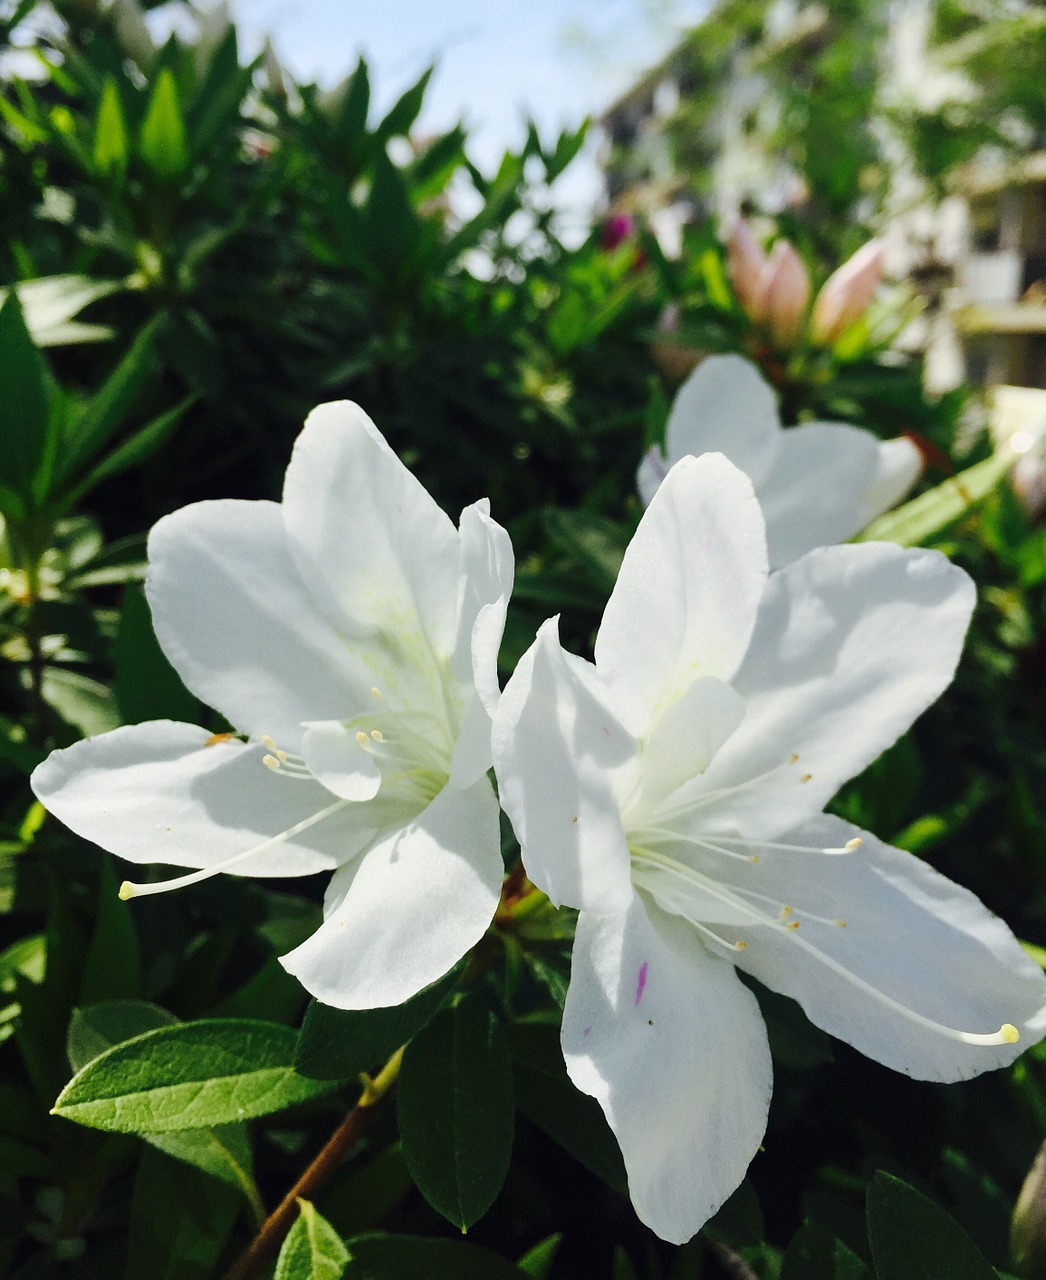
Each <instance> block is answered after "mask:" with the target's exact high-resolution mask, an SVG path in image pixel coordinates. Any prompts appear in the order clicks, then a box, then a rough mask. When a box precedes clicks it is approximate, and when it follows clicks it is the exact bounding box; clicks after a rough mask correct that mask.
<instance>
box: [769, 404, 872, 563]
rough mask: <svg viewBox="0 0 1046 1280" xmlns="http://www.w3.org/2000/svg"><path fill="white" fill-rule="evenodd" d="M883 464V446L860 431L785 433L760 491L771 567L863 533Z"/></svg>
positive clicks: (810, 427) (826, 427) (828, 427)
mask: <svg viewBox="0 0 1046 1280" xmlns="http://www.w3.org/2000/svg"><path fill="white" fill-rule="evenodd" d="M878 464H879V441H878V440H876V438H875V436H873V435H872V434H871V432H870V431H862V430H861V429H860V427H851V426H847V425H846V424H845V423H841V422H808V423H806V424H804V425H803V426H801V427H790V428H789V429H788V430H787V431H783V432H782V433H781V445H780V448H779V449H778V452H777V458H776V459H775V461H774V465H773V469H772V470H771V472H770V474H769V475H768V476H767V477H766V479H765V480H764V481H763V483H762V484H761V485H760V486H759V501H760V503H761V505H762V508H763V516H764V518H765V519H766V540H767V543H768V545H769V551H770V563H771V565H773V566H774V567H775V568H777V567H780V566H781V565H784V564H788V563H790V562H791V561H792V560H797V559H798V558H799V557H800V556H802V555H805V554H806V553H807V551H812V550H813V548H814V547H827V546H831V545H833V544H834V543H836V542H846V541H847V540H848V539H849V538H852V537H853V535H854V534H855V533H856V532H857V531H858V529H863V528H864V526H865V525H866V524H867V523H868V518H867V517H866V514H865V511H866V508H865V505H864V493H865V491H866V490H867V488H868V486H869V485H870V484H871V482H872V480H873V478H874V476H875V474H876V469H877V467H878Z"/></svg>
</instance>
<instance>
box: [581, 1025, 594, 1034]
mask: <svg viewBox="0 0 1046 1280" xmlns="http://www.w3.org/2000/svg"><path fill="white" fill-rule="evenodd" d="M591 1030H592V1028H591V1027H586V1028H585V1029H584V1031H582V1033H581V1034H582V1035H583V1036H587V1035H588V1033H589V1032H590V1031H591Z"/></svg>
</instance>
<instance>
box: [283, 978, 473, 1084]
mask: <svg viewBox="0 0 1046 1280" xmlns="http://www.w3.org/2000/svg"><path fill="white" fill-rule="evenodd" d="M457 976H458V969H457V968H454V969H452V970H451V972H450V973H448V974H446V975H445V976H444V977H442V978H440V979H439V981H438V982H434V983H433V984H432V985H431V986H430V987H426V988H425V990H424V991H419V992H418V994H417V995H416V996H413V997H412V998H411V999H410V1000H408V1001H406V1003H404V1004H401V1005H396V1006H395V1007H394V1008H390V1009H332V1008H331V1007H330V1005H326V1004H320V1003H319V1001H318V1000H314V1001H313V1002H312V1003H311V1004H310V1005H309V1008H308V1010H307V1012H306V1014H305V1021H304V1022H303V1023H302V1028H301V1033H300V1035H299V1037H298V1048H297V1051H296V1052H295V1055H294V1066H295V1068H296V1069H297V1070H298V1071H300V1072H301V1073H302V1075H306V1076H312V1077H314V1078H315V1079H317V1080H351V1079H352V1078H353V1077H354V1076H358V1075H359V1074H360V1072H361V1071H369V1070H371V1068H373V1067H376V1066H378V1065H379V1063H382V1062H384V1061H385V1059H386V1058H388V1056H389V1055H390V1054H391V1053H393V1052H394V1050H396V1049H398V1048H399V1047H400V1045H402V1044H406V1043H407V1041H408V1040H410V1038H411V1037H412V1036H414V1035H416V1034H417V1032H418V1031H420V1030H421V1028H422V1027H424V1026H425V1024H426V1023H427V1022H429V1020H430V1019H431V1018H432V1016H433V1014H434V1013H435V1012H436V1010H437V1009H438V1008H439V1007H440V1005H442V1004H443V1002H444V1001H445V1000H446V999H447V997H448V996H449V995H450V993H451V992H452V991H453V990H454V984H455V982H456V981H457Z"/></svg>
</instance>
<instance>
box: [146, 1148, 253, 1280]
mask: <svg viewBox="0 0 1046 1280" xmlns="http://www.w3.org/2000/svg"><path fill="white" fill-rule="evenodd" d="M238 1207H239V1199H238V1197H237V1195H236V1193H235V1192H234V1191H233V1189H232V1188H231V1187H227V1186H223V1185H222V1184H221V1183H220V1182H219V1183H216V1182H215V1181H214V1179H213V1178H209V1177H207V1175H206V1174H204V1173H201V1172H200V1171H199V1170H198V1169H194V1168H193V1167H192V1166H191V1165H188V1164H185V1163H184V1162H183V1161H181V1160H172V1159H171V1158H170V1157H169V1156H167V1155H164V1154H163V1152H161V1151H155V1150H153V1149H152V1148H149V1147H147V1148H146V1149H145V1150H144V1151H143V1152H142V1157H141V1160H140V1162H139V1165H138V1177H137V1179H136V1181H135V1184H134V1198H133V1200H132V1202H131V1229H130V1236H129V1239H128V1242H127V1263H126V1270H125V1272H124V1276H125V1280H143V1277H147V1278H148V1280H213V1277H214V1276H215V1275H216V1274H219V1273H218V1272H217V1271H216V1267H217V1265H218V1260H219V1257H220V1256H221V1254H222V1251H223V1249H224V1248H225V1243H226V1241H227V1240H228V1238H229V1235H230V1234H231V1232H232V1228H233V1226H234V1224H235V1221H236V1213H237V1209H238Z"/></svg>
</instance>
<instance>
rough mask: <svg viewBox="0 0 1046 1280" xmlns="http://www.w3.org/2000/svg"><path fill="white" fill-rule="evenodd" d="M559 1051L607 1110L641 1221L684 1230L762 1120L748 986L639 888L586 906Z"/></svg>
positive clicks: (724, 1186)
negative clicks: (600, 912) (615, 907)
mask: <svg viewBox="0 0 1046 1280" xmlns="http://www.w3.org/2000/svg"><path fill="white" fill-rule="evenodd" d="M563 1053H564V1056H565V1057H566V1061H567V1070H568V1071H569V1073H570V1078H571V1079H572V1080H573V1081H574V1083H575V1084H576V1085H577V1087H578V1088H579V1089H581V1090H582V1091H583V1092H584V1093H589V1094H591V1095H592V1096H593V1097H594V1098H596V1099H597V1101H598V1102H599V1104H600V1106H601V1107H602V1108H603V1110H604V1112H605V1113H606V1117H607V1120H608V1121H609V1123H610V1127H611V1128H612V1129H613V1131H614V1134H615V1135H616V1137H617V1140H618V1143H619V1144H620V1146H621V1152H622V1154H623V1155H624V1158H625V1168H626V1170H627V1171H628V1186H629V1195H630V1196H631V1198H632V1203H633V1205H635V1209H636V1212H637V1213H638V1214H639V1217H640V1218H641V1219H642V1220H643V1221H644V1222H645V1223H646V1224H647V1225H648V1226H649V1227H651V1228H652V1229H653V1230H654V1231H656V1232H657V1234H658V1235H659V1236H661V1237H662V1239H664V1240H670V1241H672V1242H673V1243H675V1244H682V1243H683V1241H685V1240H689V1239H690V1237H691V1236H692V1235H694V1234H695V1232H697V1231H698V1230H700V1228H701V1227H702V1226H703V1225H704V1224H705V1222H706V1221H707V1220H708V1219H709V1218H710V1217H711V1216H712V1214H714V1213H715V1212H716V1210H717V1209H718V1208H719V1207H720V1205H722V1203H723V1202H724V1201H725V1200H726V1198H727V1197H728V1196H729V1195H730V1193H731V1192H732V1191H733V1190H734V1188H735V1187H736V1186H737V1185H738V1183H739V1182H740V1181H741V1179H742V1178H743V1177H744V1175H745V1170H746V1169H747V1167H748V1164H749V1162H750V1161H751V1159H752V1157H753V1156H754V1155H755V1153H756V1151H757V1149H758V1147H759V1143H760V1141H761V1139H762V1136H763V1133H764V1130H765V1128H766V1114H767V1108H768V1106H769V1102H770V1085H771V1065H770V1051H769V1048H768V1046H767V1041H766V1030H765V1027H764V1026H763V1021H762V1018H761V1017H760V1014H759V1007H758V1005H757V1004H756V1001H755V998H754V997H753V995H752V993H751V992H750V991H748V990H746V989H745V987H744V986H743V985H742V984H741V982H740V981H739V979H738V977H737V974H736V973H735V972H734V968H733V966H732V965H731V964H730V963H729V961H727V960H721V959H719V958H718V957H717V956H713V955H711V954H710V953H709V952H708V951H707V950H706V949H705V947H704V945H703V944H702V942H701V941H700V939H699V935H698V933H697V931H696V930H695V929H693V928H692V927H690V926H689V925H687V924H686V923H685V922H684V921H682V920H678V919H674V918H672V917H670V916H666V915H664V914H663V913H662V912H660V911H659V910H658V909H657V907H654V906H650V907H647V906H645V905H644V903H643V901H642V900H641V899H640V898H639V897H636V898H635V900H634V901H633V903H632V906H631V907H630V909H629V910H628V912H627V913H624V914H621V915H614V916H602V917H600V916H595V915H591V914H590V913H588V912H583V913H582V914H581V916H580V918H579V920H578V927H577V936H576V938H575V940H574V958H573V963H572V967H571V975H570V990H569V991H568V993H567V1001H566V1007H565V1009H564V1011H563Z"/></svg>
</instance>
